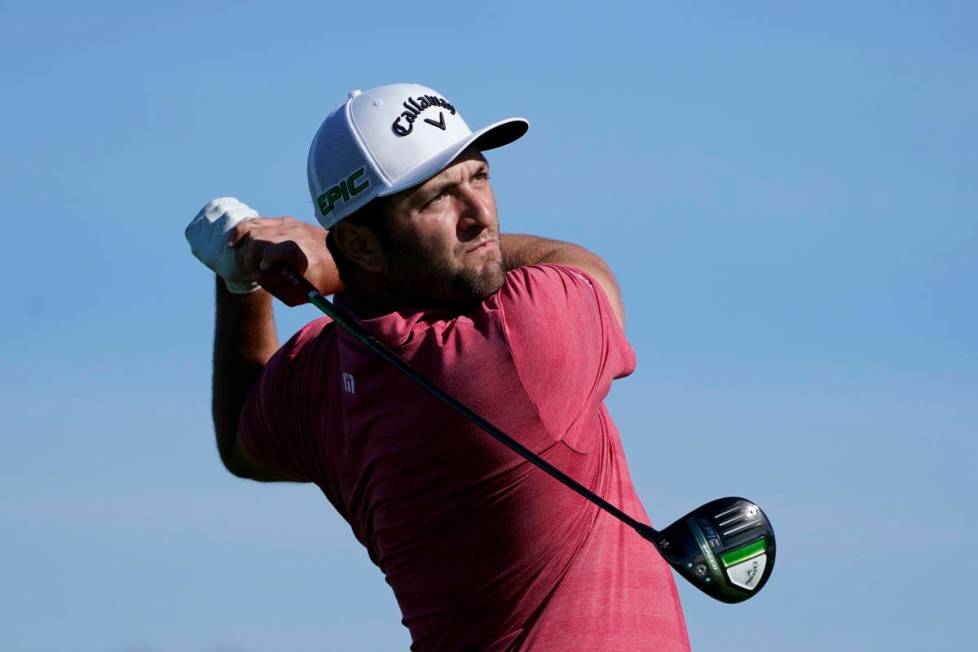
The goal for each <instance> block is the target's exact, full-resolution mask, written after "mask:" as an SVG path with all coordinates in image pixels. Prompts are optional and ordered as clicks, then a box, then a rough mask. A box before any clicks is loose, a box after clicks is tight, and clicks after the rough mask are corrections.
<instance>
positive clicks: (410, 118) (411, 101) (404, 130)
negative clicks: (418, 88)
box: [391, 95, 455, 136]
mask: <svg viewBox="0 0 978 652" xmlns="http://www.w3.org/2000/svg"><path fill="white" fill-rule="evenodd" d="M401 106H403V107H404V109H405V110H404V111H402V112H401V115H399V116H397V119H396V120H394V122H393V123H392V124H391V131H393V132H394V134H395V135H397V136H407V135H408V134H409V133H411V132H412V131H414V122H415V120H417V119H418V116H420V115H421V112H422V111H425V110H427V109H430V108H433V107H441V108H443V109H448V111H450V112H451V114H452V115H455V107H454V106H452V105H451V103H449V102H448V100H446V99H444V98H441V97H438V96H437V95H421V96H419V97H409V98H408V99H407V101H405V102H403V103H402V104H401ZM402 120H403V121H404V122H401V121H402ZM424 121H425V122H427V123H428V124H430V125H431V126H433V127H438V128H439V129H441V130H442V131H445V114H444V113H442V112H441V111H439V112H438V119H437V120H432V119H431V118H425V119H424Z"/></svg>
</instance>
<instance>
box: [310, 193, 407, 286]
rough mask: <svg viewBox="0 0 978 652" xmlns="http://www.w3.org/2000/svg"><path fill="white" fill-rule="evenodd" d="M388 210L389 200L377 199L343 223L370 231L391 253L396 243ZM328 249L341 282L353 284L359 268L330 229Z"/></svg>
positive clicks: (327, 236)
mask: <svg viewBox="0 0 978 652" xmlns="http://www.w3.org/2000/svg"><path fill="white" fill-rule="evenodd" d="M387 208H388V201H387V198H386V197H377V198H375V199H373V200H372V201H370V202H369V203H367V204H366V205H365V206H362V207H360V208H359V209H358V210H357V211H356V212H354V213H352V214H351V215H348V216H347V217H345V218H343V222H346V223H349V224H353V225H355V226H363V227H366V228H368V229H370V230H371V231H372V232H373V233H374V235H376V236H377V239H378V240H380V244H381V245H383V246H384V248H385V249H387V250H388V251H390V249H391V248H392V246H393V244H394V242H393V238H392V236H391V223H390V211H389V210H387ZM333 228H334V229H335V228H336V227H335V226H334V227H333ZM326 248H327V249H329V253H330V255H331V256H332V257H333V261H334V262H335V263H336V270H337V271H338V272H339V274H340V280H341V281H343V284H344V285H347V284H349V283H352V282H353V279H354V277H355V275H356V273H357V266H356V264H355V263H353V261H351V260H350V259H349V258H347V257H346V256H345V255H344V254H343V252H342V251H341V250H340V248H339V247H338V246H337V244H336V240H334V238H333V229H330V231H329V233H327V234H326Z"/></svg>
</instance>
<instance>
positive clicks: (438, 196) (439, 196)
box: [425, 192, 448, 206]
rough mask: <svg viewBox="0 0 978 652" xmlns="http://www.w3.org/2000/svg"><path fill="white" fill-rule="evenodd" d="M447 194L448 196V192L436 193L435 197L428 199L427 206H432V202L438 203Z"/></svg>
mask: <svg viewBox="0 0 978 652" xmlns="http://www.w3.org/2000/svg"><path fill="white" fill-rule="evenodd" d="M447 196H448V193H447V192H440V193H438V194H437V195H435V196H434V197H432V198H431V199H429V200H428V203H426V204H425V206H431V205H432V204H437V203H438V202H440V201H441V200H442V199H444V198H445V197H447Z"/></svg>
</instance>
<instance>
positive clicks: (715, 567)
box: [686, 517, 723, 581]
mask: <svg viewBox="0 0 978 652" xmlns="http://www.w3.org/2000/svg"><path fill="white" fill-rule="evenodd" d="M686 522H687V523H688V524H689V529H690V530H691V531H692V533H693V536H694V537H695V538H696V543H698V544H699V546H700V550H702V551H703V556H704V557H706V561H707V563H708V564H709V565H710V570H711V571H713V578H714V579H715V580H721V581H722V580H723V575H722V574H721V573H720V564H719V563H717V558H716V557H715V556H714V555H713V549H712V548H710V544H709V543H707V541H706V536H705V535H704V534H703V530H701V529H700V526H699V525H697V524H696V519H695V518H692V517H690V518H689V519H687V521H686Z"/></svg>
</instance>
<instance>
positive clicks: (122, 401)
mask: <svg viewBox="0 0 978 652" xmlns="http://www.w3.org/2000/svg"><path fill="white" fill-rule="evenodd" d="M813 5H814V6H813ZM976 25H978V9H976V5H975V4H974V3H968V2H926V3H925V2H917V3H910V2H860V3H851V2H820V3H804V4H803V3H783V2H748V3H724V2H696V3H678V2H677V3H659V2H642V3H639V2H635V3H627V4H625V3H617V2H601V3H592V2H589V3H574V2H568V3H560V4H558V3H552V4H545V3H533V2H525V3H517V2H510V1H495V2H482V3H455V2H442V1H439V0H428V1H426V2H397V3H387V2H371V3H359V4H358V3H332V2H315V3H314V2H308V3H299V2H277V3H259V2H248V1H239V2H182V1H176V2H166V3H141V2H118V3H107V2H87V3H51V2H30V3H27V2H4V1H2V0H0V93H2V98H3V102H2V104H0V114H2V120H0V189H2V192H0V208H2V215H3V218H2V219H3V233H4V244H3V255H2V256H0V273H2V278H3V279H4V282H5V290H4V293H3V294H4V299H3V306H4V308H3V319H2V320H0V342H2V344H0V346H2V359H0V384H2V386H0V390H2V391H0V410H2V414H3V415H4V419H3V425H2V427H0V430H2V432H0V528H2V536H0V650H4V651H11V652H48V651H74V652H89V651H91V652H96V651H99V652H104V651H109V652H166V651H174V652H178V651H190V652H195V651H200V652H232V651H233V652H262V651H277V650H317V651H324V650H404V649H407V647H408V644H409V638H408V635H407V630H406V629H404V628H403V627H402V626H401V625H400V622H399V620H400V616H399V612H398V610H397V606H396V603H395V601H394V599H393V595H392V593H391V592H390V590H389V588H388V587H387V585H386V584H385V583H384V581H383V577H382V575H381V573H380V572H379V571H378V570H377V569H376V568H374V567H373V566H372V565H371V564H370V562H369V560H368V559H367V556H366V554H365V552H364V551H363V550H362V549H361V548H360V547H359V544H357V543H356V542H355V540H354V539H353V536H352V535H351V534H350V532H349V528H348V527H347V526H346V524H345V523H344V522H342V521H341V520H340V519H339V517H337V516H336V515H335V514H334V513H333V512H332V509H331V508H330V507H329V505H328V504H327V503H326V501H325V500H324V499H323V498H322V497H321V496H320V495H319V494H318V492H317V490H316V489H315V488H312V487H309V486H298V487H297V486H263V485H258V484H253V483H249V482H247V481H242V480H238V479H236V478H234V477H232V476H230V475H229V474H227V473H226V472H225V471H224V470H223V468H222V467H221V465H220V463H219V460H218V457H217V454H216V452H215V448H214V444H213V437H212V433H211V429H210V416H209V383H210V369H209V364H210V346H211V329H212V319H213V298H212V294H213V280H212V275H211V274H210V273H209V272H208V271H207V270H206V269H204V268H203V267H202V266H201V265H200V264H199V263H198V262H197V261H196V260H195V259H194V258H193V257H192V256H191V254H190V251H189V247H188V246H187V244H186V242H185V240H184V237H183V229H184V226H185V225H186V224H187V222H188V221H189V220H190V219H191V218H192V217H193V216H194V214H195V213H196V212H197V210H199V209H200V207H201V206H202V205H203V204H204V203H206V202H207V201H208V200H209V199H211V198H212V197H215V196H221V195H235V196H237V197H239V198H241V199H242V200H243V201H245V202H247V203H249V204H251V205H252V206H254V207H256V208H257V209H258V210H260V211H262V212H263V213H264V214H266V215H282V214H291V215H294V216H297V217H299V218H302V219H306V220H313V219H314V218H313V214H312V210H311V206H312V204H311V201H310V198H309V196H308V192H307V187H306V178H305V160H306V153H307V147H308V144H309V141H310V139H311V138H312V135H313V134H314V132H315V130H316V129H317V127H318V125H319V123H320V122H321V120H322V119H323V117H325V115H326V114H327V113H328V112H329V111H330V110H331V109H332V108H333V107H335V106H336V105H337V104H338V103H339V102H341V101H342V100H344V99H345V97H346V94H347V93H348V92H349V91H350V90H351V89H353V88H369V87H372V86H376V85H380V84H384V83H391V82H401V81H417V82H420V83H424V84H426V85H429V86H432V87H434V88H435V89H437V90H439V91H440V92H442V93H444V94H445V95H446V96H447V97H449V98H450V99H451V100H452V101H453V102H454V103H455V104H456V106H458V107H459V109H460V111H461V113H462V115H463V116H464V117H465V118H466V120H467V121H468V123H469V124H470V125H471V126H473V127H478V126H481V125H483V124H486V123H488V122H490V121H493V120H496V119H498V118H501V117H505V116H510V115H522V116H525V117H527V118H528V119H529V120H530V121H531V123H532V127H531V129H530V132H529V133H528V135H527V136H526V137H525V138H524V139H522V140H521V141H519V142H518V143H516V144H514V145H513V146H511V147H508V148H505V149H502V150H498V151H496V152H492V153H490V162H491V163H492V165H493V175H494V177H493V178H494V183H495V186H496V192H497V197H498V201H499V207H500V215H501V219H502V222H503V228H504V229H507V230H513V231H519V232H529V233H534V234H539V235H546V236H550V237H556V238H563V239H567V240H571V241H574V242H578V243H581V244H583V245H585V246H588V247H590V248H592V249H593V250H594V251H596V252H598V253H600V254H601V255H603V256H605V257H606V258H607V260H608V261H609V262H610V264H611V265H612V267H613V268H614V269H615V271H616V272H617V274H618V279H619V281H620V283H621V286H622V288H623V292H624V296H625V300H626V309H627V313H628V332H629V335H630V338H631V341H632V343H633V345H634V347H635V349H636V351H637V353H638V359H639V367H638V371H637V372H636V373H635V374H634V375H633V376H632V377H630V378H628V379H625V380H622V381H620V382H618V383H616V386H615V388H614V389H613V392H612V394H611V396H610V397H609V404H610V407H611V409H612V413H613V414H614V416H615V419H616V421H617V423H618V425H619V427H620V430H621V432H622V438H623V440H624V443H625V447H626V451H627V453H628V456H629V461H630V465H631V469H632V472H633V476H634V478H635V482H636V485H637V489H638V492H639V494H640V495H641V496H642V498H643V501H644V503H645V505H646V507H647V509H648V510H649V512H650V513H651V514H652V516H653V519H654V520H655V522H656V523H658V524H660V525H665V524H668V523H669V522H671V521H673V520H674V519H676V518H678V517H680V516H681V515H682V514H684V513H685V512H687V511H688V510H690V509H692V508H693V507H695V506H697V505H699V504H701V503H704V502H706V501H708V500H711V499H713V498H716V497H719V496H724V495H743V496H747V497H749V498H751V499H753V500H755V501H757V502H758V503H759V504H760V505H761V506H762V507H763V508H764V509H765V510H766V512H767V513H768V515H769V516H770V518H771V519H772V521H773V523H774V525H775V528H776V532H777V535H778V544H779V550H778V560H777V567H776V569H775V573H774V575H773V577H772V579H771V581H770V582H769V584H768V585H767V587H766V588H765V589H764V591H763V592H762V593H761V594H759V595H758V596H757V597H756V598H755V599H753V600H751V601H749V602H747V603H744V604H741V605H736V606H730V605H724V604H720V603H714V602H712V601H710V600H709V599H708V598H706V597H705V596H703V595H701V594H699V593H698V592H696V591H695V590H694V589H691V588H687V587H686V586H685V583H684V582H683V581H682V580H677V581H678V583H679V586H680V593H681V595H682V599H683V603H684V607H685V612H686V617H687V620H688V625H689V630H690V635H691V638H692V643H693V649H694V650H698V651H731V650H732V651H739V650H745V651H746V650H749V651H751V652H762V651H775V650H777V651H784V650H791V651H803V652H806V651H819V650H924V649H927V650H971V649H974V647H973V646H974V641H973V635H974V604H975V598H974V593H973V587H974V586H975V583H976V582H978V561H976V556H975V555H974V547H975V542H976V541H978V525H976V522H978V509H976V508H975V504H974V503H975V500H976V497H978V440H976V436H978V307H976V286H978V254H976V251H978V183H976V181H978V179H976V170H978V74H976V73H978V38H976V37H975V34H976ZM316 314H317V313H316V312H315V311H314V309H312V308H309V307H308V306H307V307H305V308H300V309H295V310H287V309H281V310H279V311H278V315H279V317H280V322H279V323H280V334H281V335H283V336H285V335H288V334H290V333H291V332H292V331H294V330H295V329H296V328H297V327H298V326H299V325H301V324H302V323H304V322H305V321H307V320H309V319H312V318H314V317H315V316H316Z"/></svg>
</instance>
